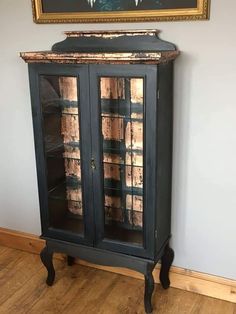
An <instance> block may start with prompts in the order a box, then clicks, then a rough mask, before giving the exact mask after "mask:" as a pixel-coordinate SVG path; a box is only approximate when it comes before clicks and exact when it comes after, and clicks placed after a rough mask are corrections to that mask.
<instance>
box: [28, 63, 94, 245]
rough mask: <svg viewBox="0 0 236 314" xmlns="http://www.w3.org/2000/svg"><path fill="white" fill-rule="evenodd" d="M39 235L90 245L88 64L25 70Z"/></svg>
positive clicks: (91, 240)
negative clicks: (28, 90)
mask: <svg viewBox="0 0 236 314" xmlns="http://www.w3.org/2000/svg"><path fill="white" fill-rule="evenodd" d="M29 75H30V89H31V100H32V113H33V126H34V135H35V152H36V160H37V175H38V186H39V201H40V213H41V221H42V237H50V238H55V239H59V240H64V241H71V242H74V243H81V244H86V245H93V234H94V228H93V212H92V204H91V198H92V189H91V186H92V183H91V182H92V173H91V168H90V163H89V160H90V155H91V151H90V150H91V135H90V131H89V130H90V129H91V128H90V111H89V93H88V66H72V65H60V66H58V65H56V64H33V65H30V66H29Z"/></svg>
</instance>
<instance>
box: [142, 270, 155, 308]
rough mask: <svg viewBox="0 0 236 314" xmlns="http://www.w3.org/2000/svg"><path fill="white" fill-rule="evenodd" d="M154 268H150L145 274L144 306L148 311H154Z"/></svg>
mask: <svg viewBox="0 0 236 314" xmlns="http://www.w3.org/2000/svg"><path fill="white" fill-rule="evenodd" d="M152 270H153V269H148V271H147V274H146V275H145V293H144V306H145V311H146V313H152V293H153V290H154V278H153V275H152Z"/></svg>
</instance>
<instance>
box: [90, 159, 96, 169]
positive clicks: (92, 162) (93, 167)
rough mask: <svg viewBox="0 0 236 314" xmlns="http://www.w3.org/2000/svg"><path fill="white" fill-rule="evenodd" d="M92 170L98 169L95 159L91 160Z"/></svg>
mask: <svg viewBox="0 0 236 314" xmlns="http://www.w3.org/2000/svg"><path fill="white" fill-rule="evenodd" d="M91 169H92V170H95V169H96V164H95V160H94V158H91Z"/></svg>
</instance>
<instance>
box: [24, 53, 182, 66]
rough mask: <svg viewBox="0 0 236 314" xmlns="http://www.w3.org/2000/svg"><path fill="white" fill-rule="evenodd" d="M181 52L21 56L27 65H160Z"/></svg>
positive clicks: (32, 54)
mask: <svg viewBox="0 0 236 314" xmlns="http://www.w3.org/2000/svg"><path fill="white" fill-rule="evenodd" d="M178 55H179V51H162V52H147V53H145V52H138V53H129V52H127V53H78V52H73V53H55V52H50V51H42V52H22V53H20V56H21V58H22V59H24V60H25V62H27V63H52V62H53V63H71V64H77V63H78V64H84V63H85V64H87V63H99V64H106V63H110V64H117V63H118V64H119V63H127V64H129V63H137V64H138V63H139V64H140V63H146V64H159V63H165V62H168V61H170V60H173V59H175V58H176V57H177V56H178Z"/></svg>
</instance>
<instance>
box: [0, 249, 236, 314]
mask: <svg viewBox="0 0 236 314" xmlns="http://www.w3.org/2000/svg"><path fill="white" fill-rule="evenodd" d="M54 265H55V268H56V281H55V284H54V285H53V286H52V287H47V286H46V284H45V277H46V271H45V268H44V267H43V266H42V264H41V262H40V259H39V256H38V255H34V254H29V253H25V252H22V251H18V250H14V249H10V248H5V247H2V246H0V314H14V313H17V314H21V313H24V314H25V313H30V314H31V313H32V314H33V313H35V314H36V313H37V314H40V313H42V314H49V313H52V314H53V313H55V314H59V313H63V314H64V313H66V314H67V313H68V314H69V313H70V314H79V313H83V314H86V313H89V314H93V313H96V314H118V313H119V314H120V313H125V314H137V313H139V314H141V313H144V310H143V281H141V280H138V279H133V278H129V277H125V276H121V275H117V274H113V273H109V272H105V271H101V270H96V269H93V268H90V267H85V266H80V265H74V266H72V267H68V266H67V265H66V263H65V262H64V261H61V260H57V259H55V260H54ZM153 305H154V311H153V313H160V314H167V313H168V314H236V304H233V303H229V302H225V301H220V300H216V299H212V298H208V297H204V296H200V295H197V294H194V293H190V292H184V291H181V290H178V289H173V288H170V289H168V290H163V289H161V287H160V286H159V285H156V288H155V292H154V297H153Z"/></svg>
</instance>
